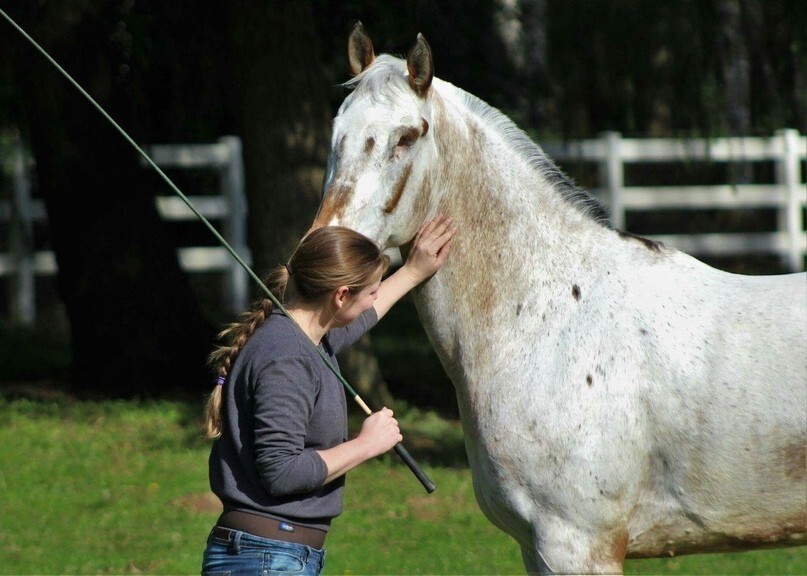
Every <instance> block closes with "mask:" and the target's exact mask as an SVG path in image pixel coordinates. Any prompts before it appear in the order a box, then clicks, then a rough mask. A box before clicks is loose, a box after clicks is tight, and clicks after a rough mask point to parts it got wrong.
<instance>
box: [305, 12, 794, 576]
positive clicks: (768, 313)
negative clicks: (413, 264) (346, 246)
mask: <svg viewBox="0 0 807 576" xmlns="http://www.w3.org/2000/svg"><path fill="white" fill-rule="evenodd" d="M349 56H350V62H351V65H352V67H353V70H354V73H355V74H357V76H356V77H355V78H354V79H353V81H352V82H351V84H352V86H353V88H354V90H353V91H352V92H351V94H350V95H349V96H348V97H347V98H346V99H345V101H344V103H343V104H342V106H341V108H340V110H339V113H338V115H337V116H336V118H335V121H334V126H333V140H332V150H331V155H330V161H329V167H328V174H327V176H326V182H325V197H324V199H323V203H322V205H321V207H320V211H319V214H318V216H317V218H316V221H315V223H314V226H315V227H317V226H321V225H326V224H341V225H346V226H350V227H352V228H355V229H356V230H359V231H361V232H363V233H365V234H367V235H368V236H371V237H372V238H374V239H376V240H377V241H378V242H379V243H381V244H382V245H383V246H385V247H388V246H399V245H405V244H406V243H407V242H408V241H409V240H410V239H411V238H412V237H413V235H414V233H415V231H416V229H417V228H418V226H419V224H420V223H421V222H423V221H424V219H425V218H426V217H428V216H431V215H433V214H435V213H436V212H438V211H441V212H443V213H445V214H448V215H450V216H452V217H453V218H454V220H455V222H456V223H457V225H458V227H459V232H458V236H457V238H456V240H455V244H454V247H453V249H452V253H451V255H450V257H449V259H448V262H447V263H446V265H445V266H444V267H443V268H442V269H441V270H440V271H439V272H438V273H437V274H436V275H435V276H434V277H433V278H431V279H430V280H429V281H428V282H427V283H425V284H424V285H423V286H422V287H421V288H420V289H419V290H418V291H417V293H416V294H415V301H416V305H417V309H418V313H419V315H420V317H421V320H422V322H423V324H424V326H425V328H426V330H427V333H428V335H429V338H430V340H431V342H432V343H433V345H434V348H435V350H436V351H437V354H438V355H439V357H440V359H441V361H442V363H443V366H444V367H445V370H446V371H447V373H448V375H449V376H450V378H451V380H452V382H453V383H454V386H455V388H456V393H457V400H458V404H459V409H460V413H461V418H462V422H463V428H464V431H465V438H466V448H467V452H468V457H469V460H470V464H471V468H472V472H473V479H474V487H475V491H476V497H477V500H478V502H479V505H480V507H481V509H482V510H483V511H484V513H485V515H486V516H487V517H488V518H489V519H490V520H491V521H492V522H493V523H494V524H495V525H497V526H498V527H500V528H501V529H502V530H504V531H506V532H507V533H509V534H510V535H512V537H513V538H515V539H516V540H517V541H518V542H519V543H520V545H521V548H522V553H523V558H524V563H525V566H526V567H527V569H528V570H529V571H530V572H542V573H548V572H563V573H600V572H617V573H618V572H621V571H622V566H623V561H624V558H625V557H626V556H628V557H647V556H660V555H669V554H682V553H693V552H700V551H716V550H739V549H747V548H753V547H757V546H766V545H776V546H782V545H792V544H800V543H804V542H805V532H806V531H807V528H806V527H805V524H807V486H806V485H805V479H806V478H807V466H806V465H805V450H806V449H807V448H806V438H807V334H806V333H805V330H806V329H807V277H806V276H805V275H804V274H793V275H781V276H766V277H763V276H757V277H751V276H741V275H735V274H729V273H726V272H722V271H718V270H716V269H714V268H711V267H709V266H707V265H705V264H703V263H701V262H699V261H698V260H696V259H694V258H692V257H690V256H688V255H686V254H683V253H681V252H679V251H677V250H673V249H670V248H667V247H665V246H662V245H659V244H655V243H652V242H650V241H647V240H644V239H641V238H637V237H635V236H631V235H629V234H625V233H621V232H619V231H616V230H614V229H612V228H611V227H610V225H609V224H608V222H607V220H606V219H604V218H603V217H602V214H601V213H600V210H599V208H598V204H597V203H596V202H595V201H594V200H593V199H592V197H591V196H589V195H588V194H587V193H586V192H584V191H582V190H580V189H579V188H577V187H575V185H574V184H573V183H571V182H570V181H569V180H568V179H567V178H566V177H565V176H564V175H563V174H562V173H561V172H560V171H559V170H558V169H557V167H556V166H555V165H554V164H553V163H552V162H551V160H550V159H548V158H547V157H546V156H545V155H544V154H543V152H542V150H541V149H540V147H539V146H537V145H536V144H535V143H534V142H532V141H531V140H530V139H529V138H528V137H527V136H526V135H525V134H524V133H523V132H521V131H520V130H519V129H518V128H517V127H516V126H515V125H513V123H512V122H511V121H510V120H508V119H507V118H506V117H505V116H504V115H502V114H501V113H499V112H498V111H496V110H494V109H492V108H491V107H489V106H487V105H486V104H484V103H483V102H481V101H479V100H478V99H477V98H475V97H474V96H472V95H469V94H468V93H466V92H463V91H462V90H460V89H458V88H456V87H454V86H452V85H451V84H448V83H446V82H443V81H441V80H439V79H438V78H435V77H434V76H433V71H432V70H433V68H432V57H431V51H430V48H429V46H428V44H427V43H426V41H425V40H424V39H423V38H422V37H419V38H418V41H417V42H416V44H415V45H414V47H413V49H412V51H411V52H410V53H409V56H408V58H407V60H406V61H404V60H401V59H397V58H393V57H391V56H389V55H380V56H378V57H376V55H375V53H374V51H373V47H372V42H371V41H370V39H369V37H367V35H366V33H365V32H364V30H363V29H362V27H361V26H360V25H357V27H356V28H355V29H354V32H353V33H352V35H351V38H350V42H349ZM436 497H439V496H436Z"/></svg>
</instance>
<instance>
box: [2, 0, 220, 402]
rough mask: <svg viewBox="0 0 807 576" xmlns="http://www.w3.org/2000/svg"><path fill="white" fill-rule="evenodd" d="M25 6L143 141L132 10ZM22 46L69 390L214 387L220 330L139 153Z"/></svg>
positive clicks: (47, 40)
mask: <svg viewBox="0 0 807 576" xmlns="http://www.w3.org/2000/svg"><path fill="white" fill-rule="evenodd" d="M19 4H20V6H19V7H18V8H17V9H16V10H15V11H14V12H15V13H17V14H18V22H19V23H20V25H21V26H23V28H25V29H26V30H27V31H28V32H29V33H30V34H31V35H32V37H34V38H36V39H37V40H38V41H40V43H41V44H42V45H43V47H44V48H45V49H46V50H47V51H48V52H49V53H50V54H52V55H53V56H54V58H56V59H57V60H58V61H59V63H60V64H61V65H62V66H63V67H64V68H65V69H66V70H67V71H68V72H70V73H71V74H72V75H73V76H74V77H75V78H76V80H77V81H78V82H79V83H80V84H82V85H83V87H84V88H85V89H86V90H87V92H89V93H90V94H92V95H93V97H94V98H95V99H96V100H97V101H98V103H99V104H100V105H101V106H103V107H104V108H105V109H106V110H107V111H108V112H109V113H110V115H111V116H112V117H113V118H115V119H116V121H117V122H118V123H119V124H120V125H121V126H123V127H127V129H128V130H130V131H131V135H132V137H133V138H134V140H135V141H141V142H142V141H143V140H144V139H146V138H145V137H146V136H147V128H146V126H145V124H147V123H146V122H143V117H142V110H140V109H139V108H138V104H139V102H141V101H142V100H140V96H141V95H142V92H141V90H140V86H139V85H138V84H137V82H136V81H135V80H134V78H135V77H136V74H135V73H134V72H135V70H134V69H133V68H132V66H131V60H130V59H129V57H128V56H129V55H128V53H127V49H128V48H130V47H131V43H130V40H131V36H130V35H129V34H128V32H127V31H126V17H127V15H128V14H127V13H126V11H125V9H121V10H120V11H119V10H118V8H119V7H118V6H110V5H108V4H107V3H104V2H93V3H81V2H77V3H76V2H74V3H72V4H71V5H69V6H67V5H65V4H64V3H61V4H60V5H58V6H55V5H51V4H47V5H42V4H28V3H19ZM23 5H24V8H23ZM40 6H41V7H40ZM14 43H15V53H16V54H17V59H16V60H15V79H16V81H17V84H18V86H19V89H20V92H21V95H22V97H23V99H24V104H25V110H26V114H27V120H28V130H29V135H30V141H31V145H32V149H33V153H34V156H35V159H36V174H37V177H38V184H39V192H40V194H41V195H42V197H43V199H44V202H45V205H46V208H47V214H48V221H49V231H50V237H51V240H52V244H53V250H54V252H55V254H56V261H57V264H58V269H59V272H58V277H57V285H58V290H59V294H60V296H61V298H62V300H63V301H64V304H65V309H66V312H67V316H68V319H69V322H70V329H71V336H72V348H73V380H72V386H73V388H74V389H75V391H77V392H81V393H93V394H103V395H105V396H117V397H131V396H137V395H146V394H147V395H150V396H154V395H160V394H162V393H165V392H169V391H177V390H182V391H193V390H196V391H199V390H202V389H207V388H208V387H209V386H210V380H209V376H208V371H207V369H206V366H205V359H206V355H207V353H208V352H209V351H210V346H211V343H212V336H213V329H212V327H211V326H209V325H208V324H207V323H206V322H205V321H204V319H203V316H202V314H201V312H200V309H199V308H198V306H197V303H196V300H195V298H194V295H193V293H192V292H191V290H190V287H189V285H188V283H187V280H186V277H185V276H184V274H183V273H182V272H181V270H180V268H179V265H178V262H177V258H176V247H175V245H174V244H173V243H172V242H170V241H169V235H168V233H167V231H166V226H165V225H164V224H163V222H162V221H161V219H160V218H159V215H158V214H157V211H156V207H155V204H154V191H153V190H150V189H149V187H148V186H147V181H148V180H147V176H146V172H145V170H143V169H142V168H141V167H140V166H139V163H138V155H137V153H136V152H135V151H134V150H133V149H132V148H131V147H130V146H129V145H128V144H127V143H126V142H125V140H124V139H123V138H122V137H121V136H120V135H119V134H118V133H117V132H116V131H114V129H112V127H111V126H110V125H109V123H108V122H107V121H106V120H104V119H103V117H102V116H101V115H100V114H99V113H98V112H97V111H96V110H95V109H93V108H92V107H91V106H90V104H89V103H88V102H87V101H86V100H85V99H84V98H83V97H82V96H80V94H79V93H78V92H77V91H76V90H75V89H74V88H73V87H72V86H70V85H68V83H67V82H66V81H65V80H64V79H63V78H62V77H61V76H60V75H59V73H58V72H57V71H56V69H55V68H54V67H53V66H52V65H51V64H49V63H47V62H46V60H45V59H44V58H43V57H42V56H41V55H40V54H39V53H37V52H35V51H34V49H33V48H32V47H31V46H30V45H28V44H27V43H25V42H24V41H23V40H22V38H21V37H20V38H19V39H18V40H15V41H14Z"/></svg>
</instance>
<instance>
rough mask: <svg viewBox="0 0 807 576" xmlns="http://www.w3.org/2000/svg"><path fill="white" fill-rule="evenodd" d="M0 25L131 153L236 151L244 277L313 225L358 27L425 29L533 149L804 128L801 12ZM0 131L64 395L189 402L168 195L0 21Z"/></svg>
mask: <svg viewBox="0 0 807 576" xmlns="http://www.w3.org/2000/svg"><path fill="white" fill-rule="evenodd" d="M3 9H4V10H5V11H7V12H8V13H9V14H10V15H11V16H12V17H14V18H15V19H16V20H17V21H18V22H19V23H20V24H21V25H22V26H23V27H24V28H25V29H26V30H27V31H28V32H29V33H31V34H32V35H33V36H34V37H35V38H36V39H37V40H38V41H40V42H41V43H42V44H43V45H44V46H45V48H46V49H48V50H49V51H50V53H51V54H53V56H54V57H55V58H56V59H57V60H58V61H59V62H60V63H61V64H62V65H64V66H65V68H66V69H67V70H68V71H69V72H71V73H72V74H73V75H74V76H75V77H76V78H77V80H78V81H79V82H80V83H81V84H82V85H83V86H84V87H85V88H87V89H88V91H89V92H90V93H91V94H92V95H93V96H94V97H95V98H96V99H97V100H98V101H99V102H100V103H101V104H102V105H103V106H104V107H105V108H106V109H107V110H108V111H109V112H110V113H111V114H112V116H113V117H114V118H115V119H116V120H117V121H118V122H119V123H120V124H121V125H122V126H123V127H124V128H125V129H126V130H127V131H128V132H129V133H130V134H131V135H132V136H133V138H134V139H135V140H136V141H138V142H143V143H149V142H155V143H157V142H199V141H211V140H213V139H215V138H217V137H219V136H221V135H223V134H238V135H240V136H241V137H242V139H243V142H244V154H245V163H246V169H247V185H248V191H247V193H248V199H249V244H250V247H251V251H252V254H253V258H254V262H255V268H256V271H257V272H258V273H259V274H263V273H264V272H266V271H267V269H268V268H269V267H271V266H273V265H275V264H278V263H280V262H281V261H283V260H284V259H285V258H286V257H287V256H288V253H289V252H290V250H291V248H292V247H293V246H294V244H295V243H296V241H297V240H298V239H299V237H300V235H301V234H302V233H303V232H304V231H305V230H306V228H307V226H308V224H309V223H310V222H311V220H312V219H313V216H314V212H315V211H316V206H317V204H318V201H319V196H320V194H321V181H322V172H323V169H324V163H325V157H326V154H327V147H328V139H329V136H330V125H329V121H330V118H331V117H332V116H333V114H334V113H335V111H336V108H337V106H338V105H339V103H340V102H341V101H342V99H343V98H344V96H345V94H346V92H345V90H344V89H343V88H342V87H340V84H341V83H342V82H344V81H345V80H347V79H348V77H349V76H348V69H347V56H346V41H347V36H348V34H349V32H350V29H351V28H352V26H353V24H354V23H355V22H356V21H357V20H361V21H362V22H363V23H364V25H365V28H366V29H367V30H368V31H369V32H370V34H371V36H372V37H373V40H374V42H375V43H376V45H375V47H376V51H377V52H391V53H397V54H400V55H403V54H405V52H406V51H407V49H408V48H409V47H410V46H411V45H412V43H413V42H414V41H415V38H416V36H417V34H418V33H419V32H420V33H423V34H424V35H425V36H426V38H427V40H428V41H429V43H430V44H431V46H432V49H433V52H434V55H435V65H436V72H437V75H438V76H439V77H440V78H442V79H444V80H447V81H449V82H452V83H454V84H456V85H458V86H460V87H461V88H463V89H465V90H468V91H469V92H471V93H473V94H475V95H477V96H479V97H480V98H482V99H484V100H486V101H488V102H489V103H490V104H492V105H494V106H496V107H498V108H500V109H501V110H502V111H504V112H505V113H507V114H509V115H511V116H512V117H513V118H514V119H515V120H516V121H517V123H518V124H519V125H520V126H522V127H523V128H525V129H527V130H528V131H531V132H534V133H536V134H537V135H540V136H542V137H546V136H564V137H569V138H576V137H590V136H593V135H595V134H596V133H598V132H600V131H603V130H619V131H621V132H623V133H625V134H628V135H639V136H646V135H654V136H669V135H688V134H704V135H722V134H733V133H750V134H770V133H771V132H772V131H773V130H775V129H778V128H782V127H794V128H797V129H799V130H800V131H802V132H807V3H805V2H803V1H801V0H657V1H654V2H645V1H639V0H513V1H511V2H504V1H503V0H446V1H439V2H434V1H430V0H409V1H406V2H388V1H381V0H365V1H359V0H348V1H346V2H329V1H325V0H308V1H291V0H276V1H271V2H263V3H254V2H244V1H241V0H238V1H236V2H212V1H209V0H199V1H197V2H193V3H186V2H158V1H155V0H138V1H133V0H114V1H106V0H103V1H102V0H65V1H62V2H30V1H27V0H10V1H9V2H6V3H5V4H4V5H3ZM9 126H11V127H15V128H18V129H19V130H20V131H21V132H22V134H23V137H24V139H25V141H26V142H27V143H28V144H29V146H30V148H31V150H32V152H33V154H34V155H35V157H36V163H37V172H36V178H37V184H38V192H39V194H40V195H41V196H42V197H43V199H44V200H45V203H46V206H47V211H48V217H49V221H50V239H51V243H52V248H53V249H54V251H55V252H56V255H57V260H58V264H59V269H60V273H59V276H58V290H59V295H60V298H61V299H62V300H63V302H64V304H65V309H66V311H67V315H68V319H69V323H70V330H71V336H72V346H73V353H74V378H73V386H74V387H75V389H76V390H84V391H87V392H105V393H109V394H111V395H120V396H124V395H137V394H150V395H156V394H159V393H161V392H162V391H165V390H168V389H176V388H179V389H183V390H192V391H198V390H202V389H206V388H207V387H208V385H209V374H208V373H207V370H206V368H205V357H206V355H207V353H208V352H209V351H210V349H211V346H212V344H213V334H214V332H215V330H216V329H217V327H216V326H215V325H214V324H215V323H217V322H220V321H221V318H220V317H217V318H216V319H215V320H213V319H210V318H206V317H205V314H204V313H203V312H202V309H201V308H200V306H199V304H198V303H197V295H196V294H195V293H194V290H192V289H191V287H190V286H189V279H188V277H187V275H186V274H184V273H183V272H182V271H181V270H180V269H179V266H178V263H177V260H176V256H175V254H176V247H177V244H178V242H180V240H181V238H180V236H181V234H180V233H179V232H177V230H176V229H175V228H172V227H170V226H169V225H167V224H166V223H164V222H162V221H161V220H160V218H159V217H158V215H157V213H156V210H155V208H154V202H153V195H154V194H155V191H156V189H158V188H159V187H161V186H164V184H162V183H161V181H160V180H158V179H157V178H155V177H154V175H153V174H150V173H148V172H147V171H145V170H143V169H142V167H141V166H140V165H139V159H138V157H137V155H136V153H135V152H134V150H132V149H131V148H129V147H128V144H126V143H125V141H123V139H122V138H121V137H120V135H118V134H117V133H116V132H114V130H113V129H112V128H111V127H110V126H109V125H108V124H107V123H106V121H105V120H103V118H101V116H100V115H99V114H98V113H97V112H96V111H95V110H94V109H92V108H91V107H90V105H89V104H88V103H87V102H86V101H85V100H83V99H82V98H81V96H80V95H79V94H78V93H77V92H76V91H75V90H74V88H73V87H72V86H69V85H68V84H67V83H66V82H65V81H64V80H63V79H62V78H61V77H60V76H59V75H58V73H57V72H56V71H55V70H54V69H53V68H52V67H51V66H50V64H48V63H47V62H46V61H45V60H44V59H43V58H42V57H41V56H40V55H39V54H38V53H36V52H34V50H33V49H32V48H31V47H30V46H29V45H28V44H27V43H25V42H24V41H23V39H22V38H21V37H20V36H19V35H18V34H17V33H16V32H15V31H13V30H11V28H10V27H9V26H8V25H7V24H6V23H5V22H0V129H2V128H5V127H9ZM161 192H162V193H165V190H161ZM255 294H256V295H257V294H258V290H257V289H256V291H255ZM364 344H365V346H364V350H365V351H366V350H367V349H368V347H367V346H366V344H367V343H366V342H365V343H364ZM351 360H353V361H349V362H345V365H354V366H361V367H362V368H361V370H362V371H364V372H365V373H372V372H373V370H376V371H377V367H376V368H373V367H372V366H373V363H372V362H367V361H366V360H367V358H364V359H351ZM367 366H369V367H370V368H367ZM370 381H372V382H376V383H377V382H378V378H377V377H373V378H370ZM379 398H383V394H382V395H380V396H379Z"/></svg>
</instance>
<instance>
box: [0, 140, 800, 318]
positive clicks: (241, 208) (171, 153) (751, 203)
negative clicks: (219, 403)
mask: <svg viewBox="0 0 807 576" xmlns="http://www.w3.org/2000/svg"><path fill="white" fill-rule="evenodd" d="M543 147H544V150H545V151H546V152H547V154H549V155H550V156H551V157H552V158H553V159H555V160H556V161H558V163H559V164H563V163H564V161H570V162H573V161H576V162H592V163H595V164H597V165H598V166H599V173H600V178H599V179H600V183H601V184H600V186H599V187H597V188H595V189H593V190H592V192H594V193H595V194H597V195H598V196H599V197H600V198H602V199H603V201H604V202H605V203H606V205H607V206H608V207H609V209H610V211H611V218H612V220H613V222H614V225H615V226H616V227H617V228H620V229H624V227H625V215H626V213H627V212H630V211H650V210H653V211H657V210H669V209H692V210H699V209H737V208H774V209H776V210H777V213H778V215H779V216H778V226H777V228H778V230H777V231H776V232H765V233H759V232H756V233H746V234H743V233H730V234H725V233H711V234H688V235H684V234H679V235H657V236H649V238H651V239H654V240H660V241H662V242H664V243H665V244H667V245H670V246H674V247H676V248H679V249H681V250H683V251H684V252H688V253H691V254H695V255H743V254H773V255H779V256H781V257H782V258H783V260H784V262H785V263H786V264H787V266H788V267H789V268H790V269H792V270H803V269H804V257H805V253H807V233H805V230H804V216H803V212H804V207H805V204H807V185H805V183H804V172H805V171H804V170H803V169H802V163H803V162H804V161H805V160H807V138H805V137H803V136H800V135H799V133H798V132H797V131H795V130H781V131H779V132H777V133H776V134H775V135H774V136H772V137H769V138H718V139H710V140H707V139H688V140H678V139H625V138H622V137H621V136H620V135H619V134H618V133H614V132H610V133H606V134H603V135H602V137H601V138H598V139H592V140H583V141H577V142H568V143H565V144H544V146H543ZM150 156H151V157H152V159H154V161H155V162H156V163H157V164H158V165H160V166H161V167H173V168H182V169H194V168H207V169H214V170H217V171H218V172H219V188H220V192H221V194H220V196H196V197H189V200H190V201H191V202H192V203H193V205H194V206H195V207H196V208H197V209H198V210H199V211H200V212H201V213H202V214H203V215H204V216H205V217H206V218H209V219H215V220H218V221H220V222H222V223H223V230H222V235H223V236H224V238H225V239H226V240H227V242H228V243H229V244H230V245H231V246H232V247H233V249H234V250H236V252H238V254H239V255H240V256H241V257H242V258H243V259H244V261H245V262H247V263H249V262H250V261H251V259H250V255H249V251H248V248H247V246H246V200H245V194H244V172H243V164H242V160H241V142H240V140H239V139H238V138H236V137H225V138H222V139H220V140H219V141H218V142H216V143H214V144H202V145H199V144H196V145H159V146H153V147H151V148H150ZM10 157H11V161H7V162H6V166H7V171H8V172H10V173H11V175H12V181H13V187H12V188H13V194H12V195H11V196H12V197H11V200H10V201H8V200H3V199H0V224H2V228H1V229H7V230H8V246H9V252H8V253H5V254H3V253H0V278H2V277H4V276H8V277H11V279H12V282H11V289H10V290H9V311H10V317H11V320H12V321H14V322H18V323H22V324H31V323H33V322H34V320H35V313H36V306H35V290H34V285H35V283H34V278H35V276H36V275H49V274H54V273H55V272H56V262H55V259H54V257H53V254H52V252H50V251H38V250H35V249H34V248H33V240H32V238H33V235H32V232H31V231H32V224H33V223H34V222H43V221H45V219H46V214H45V210H44V207H43V205H42V202H41V201H39V200H36V199H31V186H30V179H29V167H28V166H27V165H26V162H25V156H24V154H23V151H22V146H21V145H17V146H16V147H14V148H13V153H12V154H11V155H10ZM679 161H680V162H689V161H702V162H729V163H743V162H773V163H775V165H776V170H775V178H774V182H771V183H765V184H721V185H715V186H658V187H646V186H631V185H629V184H627V183H626V181H625V166H626V165H627V164H631V163H653V162H679ZM157 206H158V209H159V211H160V214H161V215H162V216H163V218H165V219H168V220H194V219H195V218H196V216H195V215H194V214H193V212H192V211H191V210H190V209H189V208H188V207H187V206H186V205H185V203H184V202H183V201H182V200H181V199H180V198H178V197H175V196H160V197H158V198H157ZM7 223H10V225H8V224H7ZM179 260H180V265H181V266H182V268H183V269H184V270H186V271H188V272H210V271H219V272H223V273H225V274H226V278H227V280H226V283H225V295H224V299H225V302H226V303H227V305H228V307H229V308H230V309H231V311H233V312H239V311H241V310H243V309H244V308H245V307H246V304H247V299H248V294H249V287H248V275H247V273H246V272H245V271H244V270H243V268H241V266H240V265H239V264H238V263H237V262H236V261H235V259H234V258H232V257H231V256H230V255H229V253H228V252H227V251H226V250H225V249H224V248H222V247H189V248H181V249H180V251H179Z"/></svg>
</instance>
